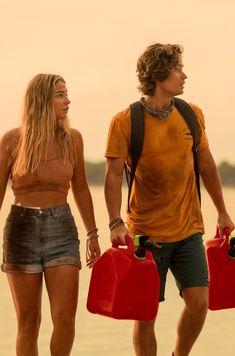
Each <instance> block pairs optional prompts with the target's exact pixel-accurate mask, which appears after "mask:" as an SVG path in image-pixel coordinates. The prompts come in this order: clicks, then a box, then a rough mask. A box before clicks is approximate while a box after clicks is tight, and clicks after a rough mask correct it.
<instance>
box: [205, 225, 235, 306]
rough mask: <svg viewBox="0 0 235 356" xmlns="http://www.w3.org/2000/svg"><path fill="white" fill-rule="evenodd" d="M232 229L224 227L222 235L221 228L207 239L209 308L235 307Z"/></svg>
mask: <svg viewBox="0 0 235 356" xmlns="http://www.w3.org/2000/svg"><path fill="white" fill-rule="evenodd" d="M229 235H230V230H229V229H227V228H225V229H224V236H223V237H220V234H219V229H217V232H216V236H215V238H213V239H210V240H207V241H205V248H206V256H207V262H208V268H209V280H210V287H209V309H210V310H219V309H228V308H235V259H233V258H230V257H229V255H228V250H229V247H230V246H229Z"/></svg>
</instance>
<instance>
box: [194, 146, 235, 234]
mask: <svg viewBox="0 0 235 356" xmlns="http://www.w3.org/2000/svg"><path fill="white" fill-rule="evenodd" d="M198 165H199V172H200V176H201V178H202V180H203V183H204V186H205V188H206V190H207V192H208V193H209V195H210V197H211V199H212V201H213V203H214V205H215V207H216V210H217V212H218V226H219V228H220V232H221V235H222V234H223V229H224V228H225V227H229V228H230V230H231V231H232V230H233V229H234V227H235V225H234V223H233V222H232V219H231V218H230V216H229V214H228V212H227V209H226V206H225V202H224V198H223V193H222V187H221V182H220V177H219V173H218V170H217V167H216V164H215V161H214V158H213V156H212V154H211V152H210V150H209V148H208V149H205V150H203V151H199V153H198Z"/></svg>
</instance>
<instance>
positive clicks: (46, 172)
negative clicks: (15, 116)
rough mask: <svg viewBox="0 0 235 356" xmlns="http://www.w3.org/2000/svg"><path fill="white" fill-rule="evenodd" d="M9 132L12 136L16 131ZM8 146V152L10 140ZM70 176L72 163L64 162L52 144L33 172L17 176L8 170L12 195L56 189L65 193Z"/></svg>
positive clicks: (68, 186)
mask: <svg viewBox="0 0 235 356" xmlns="http://www.w3.org/2000/svg"><path fill="white" fill-rule="evenodd" d="M10 133H11V135H10V136H11V138H12V134H13V136H15V135H14V134H16V131H15V132H14V133H13V130H12V131H11V132H10ZM14 138H15V137H14ZM9 146H10V147H9ZM9 146H8V152H9V151H12V140H11V144H10V145H9ZM9 154H10V152H9ZM72 176H73V167H72V164H71V163H66V164H64V162H63V161H62V158H61V155H60V153H59V152H58V149H56V147H55V145H53V144H51V145H50V147H49V148H48V154H47V158H46V159H44V160H41V161H40V164H39V167H38V168H37V170H36V171H35V173H33V174H31V173H28V174H26V175H24V176H19V175H17V174H13V173H12V172H10V179H11V181H12V186H11V187H12V190H13V193H14V195H19V194H26V193H31V192H37V191H56V192H61V193H64V194H66V195H67V194H68V191H69V188H70V181H71V179H72Z"/></svg>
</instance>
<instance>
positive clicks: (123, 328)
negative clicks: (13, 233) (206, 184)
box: [0, 186, 235, 356]
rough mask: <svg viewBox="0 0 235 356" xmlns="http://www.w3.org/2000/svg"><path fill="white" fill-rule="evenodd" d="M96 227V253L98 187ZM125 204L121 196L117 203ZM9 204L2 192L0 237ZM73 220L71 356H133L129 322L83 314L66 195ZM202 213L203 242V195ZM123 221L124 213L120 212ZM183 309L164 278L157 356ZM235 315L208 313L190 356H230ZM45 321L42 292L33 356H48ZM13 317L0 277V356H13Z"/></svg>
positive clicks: (229, 195) (212, 224)
mask: <svg viewBox="0 0 235 356" xmlns="http://www.w3.org/2000/svg"><path fill="white" fill-rule="evenodd" d="M91 193H92V196H93V201H94V206H95V213H96V220H97V226H98V227H99V234H100V245H101V248H102V251H104V250H105V249H107V248H109V247H110V242H109V230H108V216H107V212H106V208H105V202H104V195H103V189H102V187H93V186H92V187H91ZM224 197H225V201H226V205H227V207H228V210H229V212H230V214H231V216H232V217H233V219H234V220H235V189H227V188H226V189H224ZM125 199H126V191H124V197H123V201H125ZM12 201H13V196H12V193H11V191H10V190H8V191H7V193H6V197H5V200H4V204H3V207H2V210H1V213H0V214H1V215H0V229H1V231H2V228H3V225H4V221H5V217H6V215H7V213H8V210H9V206H10V204H11V203H12ZM69 203H70V205H71V208H72V211H73V214H74V217H75V220H76V222H77V225H78V228H79V232H80V238H81V254H82V262H83V269H82V271H81V272H80V290H79V305H78V312H77V318H76V338H75V342H74V347H73V351H72V353H71V355H72V356H77V355H81V356H95V355H97V356H120V355H122V356H134V353H133V348H132V324H133V323H132V321H125V320H114V319H111V318H107V317H102V316H99V315H94V314H91V313H89V312H88V311H87V309H86V299H87V291H88V287H89V280H90V274H91V270H90V269H88V268H87V267H86V265H85V239H86V234H85V230H84V227H83V225H82V222H81V219H80V217H79V214H78V211H77V209H76V206H75V204H74V202H73V199H72V196H71V195H69ZM202 211H203V216H204V222H205V228H206V233H205V239H207V238H212V237H213V236H214V234H215V229H216V218H217V214H216V210H215V208H214V206H213V204H212V202H211V201H210V199H209V196H208V194H207V193H206V192H205V191H202ZM123 216H125V213H124V212H123ZM182 307H183V302H182V300H181V298H180V297H179V296H178V291H177V288H176V286H175V282H174V279H173V278H172V276H171V274H170V273H169V275H168V282H167V290H166V301H165V302H164V303H161V304H160V307H159V312H158V317H157V321H156V326H155V330H156V335H157V339H158V356H170V355H171V351H172V349H173V346H174V341H175V330H176V325H177V320H178V317H179V315H180V312H181V310H182ZM234 326H235V310H234V309H228V310H222V311H208V316H207V319H206V323H205V326H204V329H203V331H202V333H201V335H200V336H199V339H198V340H197V342H196V344H195V346H194V348H193V350H192V352H191V354H190V355H192V356H221V355H224V356H233V355H235V337H234ZM51 329H52V324H51V319H50V310H49V303H48V298H47V294H46V291H45V288H44V292H43V303H42V324H41V329H40V336H39V355H40V356H49V355H50V352H49V342H50V335H51ZM15 336H16V317H15V311H14V307H13V303H12V299H11V294H10V290H9V287H8V284H7V280H6V276H5V274H4V273H0V355H1V356H13V355H15Z"/></svg>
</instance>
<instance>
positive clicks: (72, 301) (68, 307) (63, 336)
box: [44, 265, 79, 356]
mask: <svg viewBox="0 0 235 356" xmlns="http://www.w3.org/2000/svg"><path fill="white" fill-rule="evenodd" d="M44 276H45V282H46V286H47V291H48V295H49V299H50V306H51V316H52V321H53V325H54V330H53V334H52V338H51V355H52V356H69V355H70V352H71V349H72V345H73V341H74V336H75V316H76V310H77V302H78V282H79V269H78V267H77V266H73V265H60V266H56V267H49V268H46V269H45V272H44Z"/></svg>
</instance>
